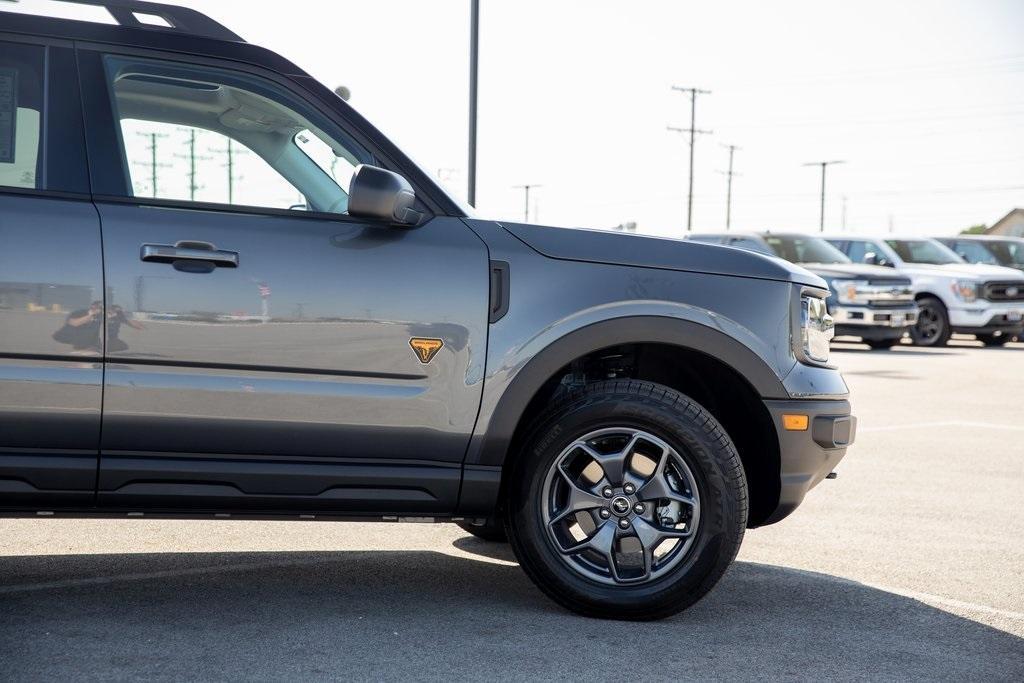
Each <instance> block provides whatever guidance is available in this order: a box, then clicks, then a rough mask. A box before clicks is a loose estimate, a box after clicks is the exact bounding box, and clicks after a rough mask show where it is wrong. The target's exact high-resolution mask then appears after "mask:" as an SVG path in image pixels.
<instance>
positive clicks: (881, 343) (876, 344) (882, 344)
mask: <svg viewBox="0 0 1024 683" xmlns="http://www.w3.org/2000/svg"><path fill="white" fill-rule="evenodd" d="M864 343H865V344H867V345H868V346H870V347H871V348H873V349H879V350H883V351H888V350H889V349H891V348H892V347H894V346H898V345H899V343H900V340H899V339H865V340H864Z"/></svg>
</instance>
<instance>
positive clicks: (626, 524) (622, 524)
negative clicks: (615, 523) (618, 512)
mask: <svg viewBox="0 0 1024 683" xmlns="http://www.w3.org/2000/svg"><path fill="white" fill-rule="evenodd" d="M619 528H620V529H628V528H629V520H628V519H620V520H619Z"/></svg>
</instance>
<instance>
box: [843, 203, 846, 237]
mask: <svg viewBox="0 0 1024 683" xmlns="http://www.w3.org/2000/svg"><path fill="white" fill-rule="evenodd" d="M843 232H846V195H845V194H844V195H843Z"/></svg>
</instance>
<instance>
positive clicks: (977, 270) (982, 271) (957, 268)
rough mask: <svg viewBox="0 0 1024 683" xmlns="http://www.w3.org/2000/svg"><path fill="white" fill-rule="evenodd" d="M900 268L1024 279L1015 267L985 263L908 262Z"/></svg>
mask: <svg viewBox="0 0 1024 683" xmlns="http://www.w3.org/2000/svg"><path fill="white" fill-rule="evenodd" d="M900 270H901V271H903V272H906V273H916V274H920V275H948V276H949V277H962V278H974V279H978V280H995V279H998V280H1024V274H1022V273H1021V271H1019V270H1016V269H1015V268H1005V267H1003V266H992V265H988V264H985V263H944V264H942V265H932V264H928V263H906V264H904V265H903V266H902V267H901V268H900Z"/></svg>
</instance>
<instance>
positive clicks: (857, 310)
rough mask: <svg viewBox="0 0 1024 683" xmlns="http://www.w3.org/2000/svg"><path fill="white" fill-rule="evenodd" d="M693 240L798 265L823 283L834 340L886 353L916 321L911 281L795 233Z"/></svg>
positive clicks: (719, 235)
mask: <svg viewBox="0 0 1024 683" xmlns="http://www.w3.org/2000/svg"><path fill="white" fill-rule="evenodd" d="M689 239H691V240H693V241H694V242H706V243H710V244H721V245H723V246H727V247H738V248H740V249H749V250H750V251H756V252H758V253H761V254H768V255H769V256H777V257H779V258H783V259H786V260H787V261H789V262H791V263H798V264H800V265H801V266H803V267H804V268H806V269H807V270H809V271H811V272H812V273H814V274H815V275H817V276H819V277H821V278H822V279H823V280H825V282H827V283H828V286H829V290H830V294H829V297H828V300H827V305H828V312H829V313H830V314H831V315H832V317H833V318H834V319H835V324H836V335H837V336H852V337H860V338H861V339H863V340H864V343H865V344H867V345H868V346H870V347H871V348H874V349H889V348H892V347H893V346H895V345H896V344H898V343H899V342H900V340H901V339H902V338H903V336H904V335H905V334H906V333H907V332H909V331H910V330H911V328H913V326H914V325H915V324H916V323H917V315H918V308H917V304H916V303H915V302H914V290H913V288H912V283H911V280H910V278H908V277H906V276H903V275H900V274H898V273H894V272H893V271H892V270H890V269H888V268H883V267H881V266H870V265H864V264H858V263H853V262H852V261H850V259H849V258H848V257H847V256H846V255H845V254H843V252H841V251H839V250H838V249H836V248H835V247H834V246H832V245H831V244H829V243H828V242H826V241H825V240H823V239H821V238H820V237H815V236H813V235H802V234H798V233H770V232H763V233H734V232H726V233H701V234H697V235H691V236H690V237H689Z"/></svg>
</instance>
